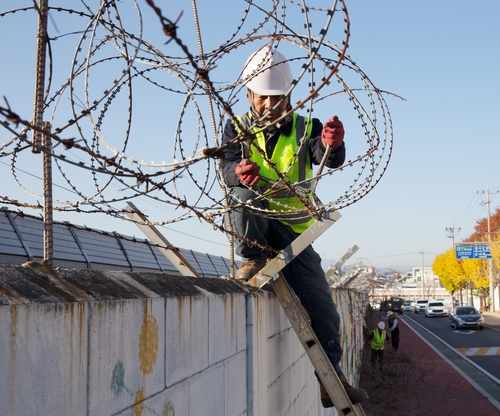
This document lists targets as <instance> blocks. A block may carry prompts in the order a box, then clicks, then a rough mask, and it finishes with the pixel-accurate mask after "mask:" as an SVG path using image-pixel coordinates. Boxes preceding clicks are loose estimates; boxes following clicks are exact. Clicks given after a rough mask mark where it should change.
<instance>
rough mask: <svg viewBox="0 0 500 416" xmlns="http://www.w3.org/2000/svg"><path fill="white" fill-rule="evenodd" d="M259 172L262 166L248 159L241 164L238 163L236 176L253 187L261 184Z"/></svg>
mask: <svg viewBox="0 0 500 416" xmlns="http://www.w3.org/2000/svg"><path fill="white" fill-rule="evenodd" d="M259 171H260V166H259V165H257V163H255V162H252V161H250V160H248V159H243V160H242V161H241V162H240V163H238V165H237V166H236V169H235V172H236V176H237V177H238V178H239V179H240V181H241V182H244V183H246V184H247V185H249V186H253V185H255V184H256V183H257V182H259V179H260V175H259Z"/></svg>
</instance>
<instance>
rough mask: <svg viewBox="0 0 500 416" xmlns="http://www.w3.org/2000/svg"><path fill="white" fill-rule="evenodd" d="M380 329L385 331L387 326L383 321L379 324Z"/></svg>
mask: <svg viewBox="0 0 500 416" xmlns="http://www.w3.org/2000/svg"><path fill="white" fill-rule="evenodd" d="M378 327H379V328H380V329H385V324H384V323H383V322H382V321H380V322H379V323H378Z"/></svg>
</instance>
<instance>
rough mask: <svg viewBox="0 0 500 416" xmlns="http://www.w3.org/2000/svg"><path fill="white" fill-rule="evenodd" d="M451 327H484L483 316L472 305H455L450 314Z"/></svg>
mask: <svg viewBox="0 0 500 416" xmlns="http://www.w3.org/2000/svg"><path fill="white" fill-rule="evenodd" d="M450 324H451V327H452V328H453V327H454V328H456V329H460V328H479V329H484V318H483V315H481V312H479V311H478V310H477V309H476V308H474V307H473V306H456V307H455V308H453V311H452V312H451V315H450Z"/></svg>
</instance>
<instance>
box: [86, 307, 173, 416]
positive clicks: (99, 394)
mask: <svg viewBox="0 0 500 416" xmlns="http://www.w3.org/2000/svg"><path fill="white" fill-rule="evenodd" d="M89 316H90V320H89V386H88V390H89V414H90V415H99V416H100V415H105V414H112V413H116V412H118V411H121V410H122V409H125V408H128V407H130V406H132V405H134V404H135V403H139V402H141V401H142V400H144V398H146V397H149V396H152V395H154V394H155V393H158V392H159V391H161V390H163V389H164V386H165V373H164V368H165V300H164V299H163V298H155V299H129V300H126V301H101V302H91V303H90V313H89Z"/></svg>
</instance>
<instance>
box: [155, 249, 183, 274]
mask: <svg viewBox="0 0 500 416" xmlns="http://www.w3.org/2000/svg"><path fill="white" fill-rule="evenodd" d="M151 248H152V249H153V251H154V253H155V255H156V258H157V259H158V262H159V263H160V264H161V269H162V270H165V271H174V272H177V269H176V268H175V266H174V265H173V264H172V263H170V261H168V259H167V258H166V257H165V256H164V255H163V254H162V252H161V251H160V250H158V248H157V247H154V246H152V247H151Z"/></svg>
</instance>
